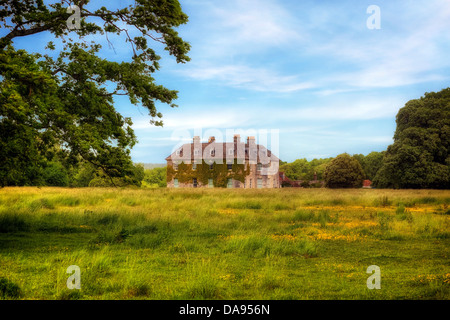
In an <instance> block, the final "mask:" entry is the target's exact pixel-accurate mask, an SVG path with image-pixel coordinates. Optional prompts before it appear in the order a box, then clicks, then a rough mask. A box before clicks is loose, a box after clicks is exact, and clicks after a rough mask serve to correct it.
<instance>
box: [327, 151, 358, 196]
mask: <svg viewBox="0 0 450 320" xmlns="http://www.w3.org/2000/svg"><path fill="white" fill-rule="evenodd" d="M363 179H364V171H363V169H362V167H361V164H360V163H359V161H358V160H356V159H355V158H353V157H351V156H350V155H349V154H347V153H343V154H340V155H338V156H337V157H336V158H334V159H333V160H332V161H331V162H330V163H329V164H328V165H327V167H326V169H325V172H324V181H325V186H326V187H328V188H359V187H361V186H362V182H363Z"/></svg>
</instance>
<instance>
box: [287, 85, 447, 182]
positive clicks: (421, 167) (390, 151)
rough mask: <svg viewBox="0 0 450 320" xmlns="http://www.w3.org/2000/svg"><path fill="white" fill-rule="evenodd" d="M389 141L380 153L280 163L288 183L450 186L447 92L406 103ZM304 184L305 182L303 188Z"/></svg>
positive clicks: (342, 155)
mask: <svg viewBox="0 0 450 320" xmlns="http://www.w3.org/2000/svg"><path fill="white" fill-rule="evenodd" d="M396 124H397V127H396V130H395V133H394V143H393V144H391V145H389V146H388V147H387V150H385V151H382V152H371V153H369V154H368V155H366V156H364V155H362V154H354V155H349V154H347V153H343V154H340V155H338V156H337V157H335V158H328V159H313V160H311V161H307V160H306V159H298V160H295V161H294V162H292V163H282V164H281V167H280V168H281V170H282V171H284V172H285V174H286V175H287V176H288V177H289V178H290V179H293V180H311V177H312V175H313V174H316V175H317V178H318V179H319V180H323V181H324V182H325V186H326V187H330V188H349V187H361V185H362V183H363V180H364V179H369V180H371V181H372V185H373V186H374V187H377V188H396V189H398V188H411V189H419V188H423V189H431V188H433V189H449V188H450V88H446V89H443V90H441V91H439V92H430V93H425V95H424V96H423V97H421V98H419V99H413V100H410V101H408V102H407V103H406V104H405V106H404V107H403V108H401V109H400V110H399V111H398V113H397V116H396ZM305 185H307V184H305Z"/></svg>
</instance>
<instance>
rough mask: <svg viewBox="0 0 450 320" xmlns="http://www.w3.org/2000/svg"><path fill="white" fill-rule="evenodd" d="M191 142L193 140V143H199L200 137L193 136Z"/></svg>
mask: <svg viewBox="0 0 450 320" xmlns="http://www.w3.org/2000/svg"><path fill="white" fill-rule="evenodd" d="M193 142H194V144H197V143H200V137H199V136H194V139H193Z"/></svg>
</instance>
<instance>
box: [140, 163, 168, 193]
mask: <svg viewBox="0 0 450 320" xmlns="http://www.w3.org/2000/svg"><path fill="white" fill-rule="evenodd" d="M166 177H167V169H166V167H163V168H153V169H147V170H145V175H144V181H145V182H146V183H147V184H149V185H150V186H158V187H161V188H163V187H166V185H167V181H166Z"/></svg>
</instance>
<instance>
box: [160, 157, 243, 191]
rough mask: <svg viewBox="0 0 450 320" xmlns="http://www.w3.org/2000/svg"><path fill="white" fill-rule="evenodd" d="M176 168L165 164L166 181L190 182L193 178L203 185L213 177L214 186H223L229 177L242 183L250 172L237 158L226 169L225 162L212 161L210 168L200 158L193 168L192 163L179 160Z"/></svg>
mask: <svg viewBox="0 0 450 320" xmlns="http://www.w3.org/2000/svg"><path fill="white" fill-rule="evenodd" d="M177 169H178V170H175V169H174V168H173V166H170V165H169V166H167V181H172V179H174V178H176V179H178V182H179V183H192V181H193V179H194V178H197V181H198V182H199V183H201V184H203V185H207V184H208V180H209V179H213V183H214V187H222V188H225V187H226V186H227V181H228V179H229V178H231V179H234V180H237V181H240V182H242V183H244V181H245V177H246V176H248V175H249V174H250V167H249V166H248V165H247V166H245V164H238V163H237V160H236V159H235V160H234V163H233V164H232V168H231V170H228V166H227V164H226V163H223V164H217V163H213V165H212V169H211V167H210V165H209V164H208V163H206V162H205V161H204V160H202V163H201V164H200V163H198V164H197V167H196V169H195V170H193V169H192V164H186V163H184V162H181V163H180V164H179V165H178V168H177Z"/></svg>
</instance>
